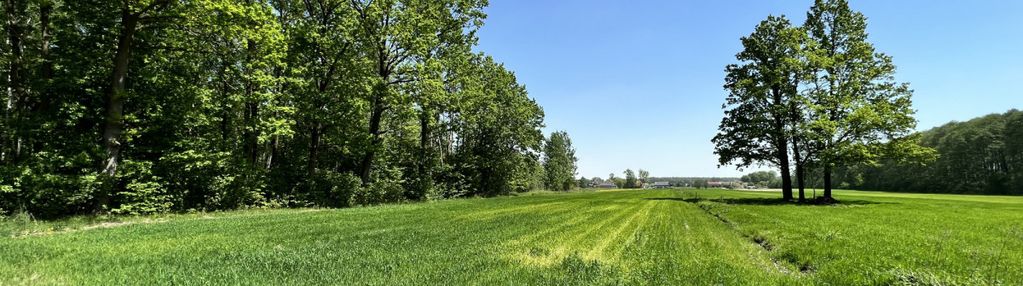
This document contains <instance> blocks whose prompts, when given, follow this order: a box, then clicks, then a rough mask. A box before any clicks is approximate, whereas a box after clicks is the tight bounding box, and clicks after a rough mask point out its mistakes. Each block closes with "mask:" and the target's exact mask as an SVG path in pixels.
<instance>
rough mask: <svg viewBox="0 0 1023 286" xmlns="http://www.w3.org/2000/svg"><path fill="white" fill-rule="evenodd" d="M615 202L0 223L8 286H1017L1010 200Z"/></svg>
mask: <svg viewBox="0 0 1023 286" xmlns="http://www.w3.org/2000/svg"><path fill="white" fill-rule="evenodd" d="M776 197H778V194H776V193H767V192H743V191H726V190H621V191H619V190H615V191H580V192H573V193H563V194H555V193H540V194H526V195H520V196H515V197H500V198H488V199H461V200H449V201H438V202H430V203H419V204H404V205H387V206H379V207H365V208H351V209H298V210H248V211H236V212H226V213H216V214H187V215H167V216H161V217H139V218H127V219H123V220H122V221H118V222H109V221H107V222H102V221H90V220H85V219H77V220H64V221H56V222H27V221H24V220H18V219H12V218H7V219H5V220H4V221H2V222H0V235H3V237H2V238H0V253H2V255H0V285H7V284H14V285H17V284H70V285H81V284H105V285H119V284H145V285H149V284H275V285H277V284H370V285H381V284H387V285H393V284H424V283H425V284H487V285H490V284H587V285H590V284H656V285H662V284H701V285H704V284H726V285H734V284H768V285H771V284H783V285H792V284H842V285H848V284H859V285H876V284H919V285H928V284H940V285H950V284H971V285H977V284H1008V285H1018V284H1023V271H1020V269H1023V198H1020V197H995V196H965V195H929V194H891V193H874V192H855V191H838V192H837V193H836V197H837V198H838V199H839V200H841V201H842V204H840V205H835V206H812V205H793V204H785V203H781V202H780V201H778V200H776V199H775V198H776Z"/></svg>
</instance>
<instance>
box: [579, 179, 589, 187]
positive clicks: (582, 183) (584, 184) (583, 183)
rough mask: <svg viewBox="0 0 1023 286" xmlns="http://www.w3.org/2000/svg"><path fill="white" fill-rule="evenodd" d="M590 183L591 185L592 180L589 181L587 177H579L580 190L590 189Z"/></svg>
mask: <svg viewBox="0 0 1023 286" xmlns="http://www.w3.org/2000/svg"><path fill="white" fill-rule="evenodd" d="M590 183H591V181H590V179H587V178H586V177H579V185H578V187H579V188H589V187H590Z"/></svg>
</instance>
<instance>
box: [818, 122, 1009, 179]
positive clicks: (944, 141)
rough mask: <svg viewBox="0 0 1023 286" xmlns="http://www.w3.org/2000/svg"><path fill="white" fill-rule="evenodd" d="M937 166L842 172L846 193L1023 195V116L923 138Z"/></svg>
mask: <svg viewBox="0 0 1023 286" xmlns="http://www.w3.org/2000/svg"><path fill="white" fill-rule="evenodd" d="M919 141H920V144H921V145H923V146H927V147H930V148H934V149H935V150H937V153H938V156H937V158H934V159H933V161H924V162H919V161H906V160H881V161H880V162H878V163H879V164H875V165H866V164H859V165H851V166H847V167H844V168H842V169H841V170H839V171H838V172H837V174H838V177H839V182H840V183H839V184H840V185H841V186H842V187H844V188H856V189H864V190H881V191H894V192H927V193H969V194H1013V195H1023V111H1019V110H1015V109H1013V110H1010V111H1008V112H1006V113H1003V114H991V115H987V116H983V117H979V118H975V119H972V120H969V121H966V122H951V123H948V124H945V125H943V126H940V127H936V128H933V129H930V130H927V131H924V132H921V133H920V134H919Z"/></svg>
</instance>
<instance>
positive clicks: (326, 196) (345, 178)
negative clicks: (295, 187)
mask: <svg viewBox="0 0 1023 286" xmlns="http://www.w3.org/2000/svg"><path fill="white" fill-rule="evenodd" d="M361 190H362V180H361V179H359V177H357V176H355V175H352V174H351V173H338V172H334V171H323V170H321V171H317V173H316V176H315V178H314V180H312V181H311V182H310V191H311V193H312V194H313V198H312V199H313V200H314V202H315V203H316V204H317V205H320V206H325V207H349V206H351V205H352V203H353V197H354V196H355V194H356V193H359V192H361Z"/></svg>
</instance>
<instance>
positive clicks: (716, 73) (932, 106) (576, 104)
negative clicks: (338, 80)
mask: <svg viewBox="0 0 1023 286" xmlns="http://www.w3.org/2000/svg"><path fill="white" fill-rule="evenodd" d="M851 2H852V3H851V4H850V5H851V6H852V8H853V9H855V10H858V11H860V12H862V13H864V14H865V15H866V16H867V18H868V20H867V24H868V26H867V31H868V32H869V33H870V41H871V42H873V43H874V46H875V47H876V48H877V49H878V50H879V51H882V52H885V53H887V54H888V55H891V56H892V57H894V61H895V64H896V65H897V66H898V68H899V70H898V73H897V75H896V77H897V79H898V80H899V81H905V82H909V83H910V84H911V87H912V88H913V89H914V90H915V93H914V96H913V99H914V107H915V108H916V109H917V119H919V121H920V122H919V124H918V127H917V129H919V130H925V129H929V128H931V127H935V126H938V125H941V124H944V123H946V122H948V121H952V120H958V121H962V120H967V119H970V118H973V117H976V116H980V115H985V114H989V113H994V112H1005V111H1006V110H1008V109H1011V108H1017V109H1023V1H1009V0H1005V1H1002V0H997V1H996V0H989V1H923V0H914V1H904V0H899V1H882V0H876V1H855V0H853V1H851ZM812 4H813V1H812V0H802V1H754V0H749V1H718V0H715V1H679V0H664V1H643V0H635V1H626V0H614V1H611V0H557V1H550V0H491V3H490V7H489V8H487V10H486V11H487V14H488V18H487V20H486V24H485V25H484V27H483V28H482V30H481V31H480V34H479V36H480V47H479V50H481V51H485V52H486V53H488V54H490V55H492V56H493V57H494V58H495V59H497V60H498V61H501V62H504V63H505V65H506V66H507V67H508V68H510V69H511V70H513V71H515V73H516V75H517V76H518V80H519V82H520V83H523V84H525V85H526V88H527V89H528V90H529V93H530V95H531V96H532V97H533V98H535V99H536V100H537V102H539V104H540V105H541V106H543V108H544V111H545V113H546V119H545V121H546V124H547V128H546V131H547V132H548V133H549V132H550V131H553V130H565V131H567V132H568V133H569V135H570V137H571V138H572V143H573V145H574V146H575V147H576V156H577V157H579V163H578V164H579V174H580V175H582V176H586V177H592V176H600V177H607V174H608V173H610V172H615V173H616V174H618V175H620V174H621V172H622V171H623V170H625V168H632V169H633V170H635V169H640V168H642V169H646V170H648V171H650V173H651V175H652V176H738V175H740V174H741V173H742V172H739V171H736V170H735V168H733V167H722V168H718V167H717V158H716V156H715V155H714V154H713V146H712V145H711V143H710V138H711V137H713V136H714V134H715V132H716V130H717V124H718V122H719V121H720V119H721V115H722V111H721V104H722V103H723V102H724V97H725V95H726V93H725V91H724V90H723V89H722V87H721V86H722V84H723V82H724V79H723V78H724V67H725V65H726V64H729V63H733V62H735V57H734V55H735V54H736V53H737V52H738V51H739V50H740V43H739V38H740V37H742V36H744V35H747V34H749V33H750V32H752V30H753V27H754V26H755V25H756V24H757V23H759V22H760V21H761V20H763V19H764V18H766V17H767V16H768V15H781V14H784V15H786V16H788V17H789V18H790V19H791V20H793V22H794V23H795V24H802V22H803V20H804V19H805V18H806V11H807V10H808V9H809V7H810V6H811V5H812Z"/></svg>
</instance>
